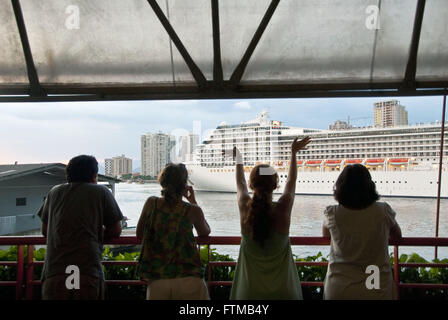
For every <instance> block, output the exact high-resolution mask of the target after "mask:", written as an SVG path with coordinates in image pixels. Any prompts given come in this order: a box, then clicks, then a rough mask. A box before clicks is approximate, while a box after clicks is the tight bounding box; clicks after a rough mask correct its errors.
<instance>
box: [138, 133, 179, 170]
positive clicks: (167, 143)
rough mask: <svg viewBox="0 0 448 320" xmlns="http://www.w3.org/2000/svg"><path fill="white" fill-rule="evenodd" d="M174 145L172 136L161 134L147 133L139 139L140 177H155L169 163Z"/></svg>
mask: <svg viewBox="0 0 448 320" xmlns="http://www.w3.org/2000/svg"><path fill="white" fill-rule="evenodd" d="M175 145H176V140H175V138H174V136H172V135H168V134H165V133H162V132H158V133H154V134H153V133H147V134H144V135H142V137H141V157H142V167H141V175H143V176H151V177H157V176H158V175H159V173H160V171H162V169H163V168H164V167H165V165H166V164H167V163H169V162H170V161H171V154H170V153H171V152H172V150H171V149H172V148H173V147H174V146H175Z"/></svg>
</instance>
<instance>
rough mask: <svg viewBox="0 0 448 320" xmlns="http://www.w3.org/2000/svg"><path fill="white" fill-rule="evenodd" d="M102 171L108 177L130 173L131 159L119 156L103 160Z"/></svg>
mask: <svg viewBox="0 0 448 320" xmlns="http://www.w3.org/2000/svg"><path fill="white" fill-rule="evenodd" d="M104 173H105V175H106V176H109V177H118V176H121V175H123V174H130V173H132V159H129V158H126V157H125V156H124V154H122V155H121V156H117V157H113V158H109V159H105V160H104Z"/></svg>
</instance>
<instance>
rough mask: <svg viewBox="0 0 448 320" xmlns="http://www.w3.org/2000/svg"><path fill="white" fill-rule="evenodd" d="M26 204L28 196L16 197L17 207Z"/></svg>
mask: <svg viewBox="0 0 448 320" xmlns="http://www.w3.org/2000/svg"><path fill="white" fill-rule="evenodd" d="M19 206H26V198H16V207H19Z"/></svg>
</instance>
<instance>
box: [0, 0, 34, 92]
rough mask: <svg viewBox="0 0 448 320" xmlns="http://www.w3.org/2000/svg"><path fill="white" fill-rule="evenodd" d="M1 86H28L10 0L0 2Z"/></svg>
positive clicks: (0, 0)
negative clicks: (17, 84)
mask: <svg viewBox="0 0 448 320" xmlns="http://www.w3.org/2000/svg"><path fill="white" fill-rule="evenodd" d="M0 8H1V10H0V84H16V83H19V84H24V83H25V84H26V83H28V77H27V73H26V64H25V58H24V56H23V49H22V44H21V42H20V36H19V31H18V28H17V23H16V20H15V16H14V11H13V9H12V6H11V1H10V0H0Z"/></svg>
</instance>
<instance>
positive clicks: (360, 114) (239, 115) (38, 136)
mask: <svg viewBox="0 0 448 320" xmlns="http://www.w3.org/2000/svg"><path fill="white" fill-rule="evenodd" d="M396 99H397V100H399V101H400V103H401V104H402V105H404V106H405V107H406V110H407V111H408V117H409V123H411V124H413V123H416V122H424V123H428V122H434V121H436V120H439V121H440V120H441V117H442V97H440V96H437V97H417V98H414V97H401V98H396ZM384 100H387V98H350V99H347V98H344V99H343V98H340V99H269V100H267V99H253V100H184V101H123V102H122V101H117V102H67V103H59V102H58V103H56V102H52V103H0V136H1V138H0V164H9V163H14V162H15V161H18V163H22V164H23V163H45V162H63V163H67V162H68V160H69V159H70V158H72V157H74V156H76V155H78V154H90V155H94V156H95V157H96V158H97V159H98V161H100V162H102V161H103V160H104V159H105V158H110V157H113V156H117V155H121V154H125V155H126V156H127V157H130V158H132V159H133V160H137V161H138V160H140V137H141V135H142V134H144V133H154V132H157V131H159V130H160V131H162V132H165V133H174V134H176V135H177V134H178V133H179V132H182V130H185V131H192V130H193V123H194V121H200V126H201V132H202V135H203V137H202V138H205V137H206V136H207V133H208V132H209V130H212V129H214V128H215V127H216V126H217V125H219V124H220V123H221V122H223V121H225V122H227V123H228V124H239V123H241V122H246V121H248V120H251V119H253V118H255V117H256V116H257V115H258V114H259V113H260V112H261V111H263V110H266V111H268V112H269V115H270V119H271V120H280V121H282V122H283V124H285V125H290V126H296V127H307V128H320V129H327V128H328V125H329V124H331V123H333V122H334V121H335V120H347V117H348V116H350V118H351V121H350V122H351V124H353V125H357V126H365V125H370V124H372V122H373V118H372V116H373V103H374V102H377V101H384ZM357 118H364V119H357ZM366 118H367V119H366ZM196 123H198V122H196Z"/></svg>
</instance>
